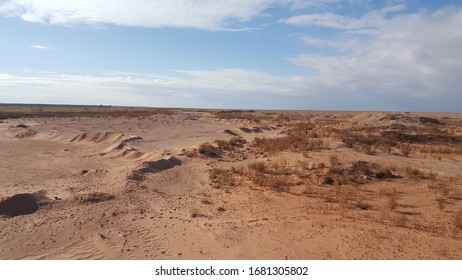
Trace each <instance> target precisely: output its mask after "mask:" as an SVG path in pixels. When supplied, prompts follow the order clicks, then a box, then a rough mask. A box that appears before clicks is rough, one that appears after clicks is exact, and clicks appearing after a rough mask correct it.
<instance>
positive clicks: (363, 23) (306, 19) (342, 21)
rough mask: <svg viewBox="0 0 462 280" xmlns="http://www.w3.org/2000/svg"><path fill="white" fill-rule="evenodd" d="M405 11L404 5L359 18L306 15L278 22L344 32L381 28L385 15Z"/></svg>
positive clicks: (328, 14) (332, 14)
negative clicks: (342, 30) (343, 30)
mask: <svg viewBox="0 0 462 280" xmlns="http://www.w3.org/2000/svg"><path fill="white" fill-rule="evenodd" d="M405 9H406V6H405V5H395V6H390V7H386V8H382V9H379V10H373V11H370V12H368V13H366V14H364V15H363V16H362V17H360V18H353V17H350V16H342V15H337V14H334V13H324V14H307V15H298V16H293V17H290V18H287V19H282V20H280V22H281V23H285V24H290V25H297V26H321V27H329V28H335V29H345V30H355V29H369V28H378V27H380V26H383V25H384V24H385V23H386V19H385V16H386V15H387V14H390V13H395V12H399V11H403V10H405Z"/></svg>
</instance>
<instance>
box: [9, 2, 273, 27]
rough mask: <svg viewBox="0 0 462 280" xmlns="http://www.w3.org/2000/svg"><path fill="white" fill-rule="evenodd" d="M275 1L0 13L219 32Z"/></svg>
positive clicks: (38, 6) (60, 5)
mask: <svg viewBox="0 0 462 280" xmlns="http://www.w3.org/2000/svg"><path fill="white" fill-rule="evenodd" d="M274 2H277V1H271V0H252V1H247V0H233V1H229V0H202V1H194V0H156V1H151V0H132V1H126V0H112V1H109V0H79V1H53V0H8V1H4V2H3V3H2V4H0V13H1V14H4V15H7V16H17V17H20V18H22V19H23V20H24V21H28V22H38V23H47V24H58V25H74V24H89V25H102V24H103V25H104V24H114V25H122V26H138V27H180V28H183V27H191V28H197V29H208V30H214V29H221V28H226V27H228V26H229V23H230V22H233V21H236V22H245V21H248V20H250V19H251V18H252V17H254V16H256V15H258V14H259V13H260V12H261V11H262V10H264V9H266V8H267V7H268V6H269V5H271V4H273V3H274Z"/></svg>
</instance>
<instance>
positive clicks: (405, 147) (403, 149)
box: [400, 144, 411, 157]
mask: <svg viewBox="0 0 462 280" xmlns="http://www.w3.org/2000/svg"><path fill="white" fill-rule="evenodd" d="M400 150H401V153H402V154H403V156H405V157H408V156H409V154H410V153H411V145H410V144H407V145H401V146H400Z"/></svg>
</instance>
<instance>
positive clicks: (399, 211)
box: [0, 106, 462, 259]
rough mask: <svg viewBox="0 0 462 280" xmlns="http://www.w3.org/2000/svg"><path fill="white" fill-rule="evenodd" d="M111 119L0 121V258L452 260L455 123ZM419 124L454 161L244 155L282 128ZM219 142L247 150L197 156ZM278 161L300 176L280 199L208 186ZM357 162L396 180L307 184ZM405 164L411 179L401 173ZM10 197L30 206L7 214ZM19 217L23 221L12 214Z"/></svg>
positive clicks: (457, 230)
mask: <svg viewBox="0 0 462 280" xmlns="http://www.w3.org/2000/svg"><path fill="white" fill-rule="evenodd" d="M13 107H14V106H13ZM96 109H97V108H96ZM96 109H95V110H96ZM119 109H120V108H119ZM119 109H117V110H119ZM0 110H2V111H3V112H4V113H5V112H13V111H14V112H16V111H19V112H22V113H24V110H25V111H27V108H23V107H18V106H16V107H15V108H11V106H10V107H8V108H7V107H4V108H1V107H0ZM15 110H16V111H15ZM47 110H50V111H52V110H56V108H52V109H50V108H45V109H44V111H47ZM63 110H65V109H63ZM72 110H73V112H74V111H78V112H80V111H83V108H74V109H72ZM113 110H114V113H111V114H107V115H104V114H103V115H93V116H91V114H90V113H89V114H87V115H85V114H81V115H77V116H75V115H74V116H73V115H72V114H70V115H59V114H57V115H56V116H42V115H40V114H38V116H34V115H33V114H31V115H27V116H24V117H20V118H8V119H2V120H1V122H0V147H1V149H0V157H1V159H2V160H1V161H0V201H3V202H2V204H1V205H0V214H3V215H2V216H1V217H0V258H1V259H461V258H462V220H460V221H459V220H458V219H462V218H460V215H461V209H462V180H461V178H460V172H461V170H462V155H461V154H459V153H457V151H458V150H457V148H460V145H461V144H462V143H461V142H458V139H459V138H460V137H461V126H460V124H461V123H462V122H461V120H462V116H461V115H458V114H429V113H427V114H418V113H412V114H405V113H401V114H395V113H393V114H392V113H366V112H312V111H309V112H266V113H265V112H251V113H245V114H253V115H258V116H259V117H258V118H251V117H248V116H247V117H245V118H234V117H219V116H217V115H215V114H214V112H211V111H199V110H186V109H183V110H169V111H168V112H167V111H166V112H160V113H159V112H156V113H153V114H151V113H143V114H141V113H140V114H138V113H134V114H132V115H124V114H120V115H119V113H118V112H119V111H117V110H116V109H115V108H114V109H113ZM120 110H127V111H130V110H132V111H136V110H135V109H129V108H122V109H120ZM137 114H138V115H137ZM237 114H239V113H237ZM396 115H398V116H400V117H399V118H398V119H396V118H395V117H393V116H396ZM262 116H266V117H262ZM276 116H278V117H276ZM287 116H293V117H292V118H291V117H287ZM294 116H295V117H294ZM390 116H391V117H390ZM402 116H407V119H406V118H404V117H402ZM420 116H426V117H433V118H435V119H438V120H441V121H443V122H445V123H447V124H448V125H447V126H445V127H449V126H450V127H451V133H452V134H451V135H453V136H454V137H455V138H454V139H455V140H454V139H453V140H451V141H452V142H451V143H439V144H438V147H439V148H441V147H443V148H444V147H448V146H451V147H453V148H454V151H455V152H453V153H452V152H432V153H423V152H419V151H417V150H414V152H412V153H411V154H410V155H408V156H404V155H403V154H402V152H401V150H399V149H398V148H397V147H393V149H392V151H391V152H390V151H389V152H388V153H387V152H380V151H376V152H374V153H364V152H363V151H361V150H358V149H353V148H349V147H346V146H345V145H344V144H343V143H342V141H341V139H340V138H339V137H333V136H326V137H322V141H323V145H324V146H326V147H324V148H323V149H316V150H310V151H308V152H307V153H301V152H298V151H282V152H276V153H263V152H261V151H257V150H256V149H255V148H254V147H253V146H252V141H253V140H254V138H255V137H259V138H273V137H276V138H277V137H283V135H284V133H285V130H286V129H287V128H288V127H289V125H290V124H293V123H298V122H303V121H306V120H311V121H313V122H315V123H316V124H317V128H316V129H318V131H319V133H321V132H322V131H326V129H327V128H337V129H341V128H342V129H348V128H354V127H356V128H357V127H362V128H365V127H366V128H367V127H375V126H377V123H379V122H381V123H382V124H383V125H384V126H390V125H394V124H404V125H409V127H412V126H415V127H417V126H419V127H421V126H422V127H423V126H426V125H427V124H422V123H418V121H416V120H419V117H420ZM449 124H450V125H449ZM18 125H19V127H18ZM434 126H436V125H434ZM246 128H247V129H246ZM252 129H253V131H252ZM448 129H449V128H448ZM227 130H228V131H227ZM230 132H231V133H235V134H238V135H240V136H242V137H243V139H245V140H246V143H245V144H244V145H243V146H240V147H239V149H237V150H234V151H233V152H232V153H224V154H223V155H219V156H208V155H206V154H203V153H200V152H198V148H199V147H200V145H201V144H203V143H205V142H209V143H212V142H213V141H215V140H217V139H221V140H230V139H231V138H232V137H233V135H231V134H230ZM448 133H449V132H448ZM457 137H459V138H457ZM451 139H452V138H451ZM413 145H414V146H416V147H417V144H415V143H414V144H413ZM281 160H282V161H283V162H284V163H285V164H286V165H287V166H289V167H290V168H292V169H294V170H295V168H296V167H297V166H302V167H300V168H301V169H303V170H304V171H303V172H304V173H303V176H302V175H300V174H301V173H300V172H299V173H297V174H299V175H297V176H299V177H297V180H298V181H297V183H290V182H291V180H292V179H290V178H292V177H294V176H295V175H293V174H289V173H286V175H284V174H283V175H284V176H287V184H286V185H287V186H283V188H280V189H274V188H267V187H264V186H263V185H262V186H259V185H258V183H255V182H256V181H255V178H254V177H252V176H250V175H248V174H250V173H245V174H244V173H242V172H241V175H240V177H239V179H238V180H235V181H233V182H234V183H231V184H227V183H223V181H226V180H225V179H226V178H225V179H223V178H222V180H221V181H220V179H216V178H215V179H214V177H213V176H211V172H212V171H213V170H231V169H232V168H233V167H234V168H237V167H242V168H246V167H247V166H248V165H249V164H251V163H255V162H265V163H268V164H269V163H271V162H277V161H281ZM337 161H338V162H340V163H337ZM358 161H364V162H369V163H374V164H378V165H380V166H382V167H387V168H389V170H391V171H392V172H393V174H395V175H396V178H388V179H383V180H381V179H380V180H379V179H376V178H369V177H368V178H366V177H367V176H363V177H364V180H365V181H364V182H361V183H358V182H357V181H354V182H346V183H341V184H336V183H329V182H328V183H326V182H327V181H325V179H323V178H324V177H319V176H321V175H319V176H318V175H317V174H327V172H329V170H332V169H329V168H332V167H335V166H337V167H338V166H342V164H350V163H353V162H358ZM411 167H412V168H415V169H418V170H420V172H421V175H418V174H417V175H415V176H413V175H412V174H411V173H412V172H411V171H409V170H407V171H406V168H408V169H409V168H411ZM292 169H291V170H292ZM301 169H300V170H301ZM281 174H282V173H281ZM422 174H426V175H422ZM283 175H278V176H283ZM227 176H229V178H231V177H232V178H235V177H236V176H237V175H235V174H233V175H227ZM246 176H247V177H246ZM249 176H250V177H249ZM265 176H270V175H265ZM316 176H318V177H316ZM322 176H324V175H322ZM229 178H228V179H229ZM265 178H266V177H265ZM300 178H301V179H300ZM320 178H321V179H320ZM358 178H359V177H358ZM361 178H362V177H361ZM323 180H324V181H323ZM252 182H253V183H252ZM334 182H336V181H335V180H334ZM283 185H284V184H283ZM18 194H28V195H29V196H27V197H25V196H23V197H20V198H17V201H13V202H11V203H8V199H12V197H14V196H15V195H18ZM26 198H27V199H26ZM30 204H33V205H30ZM36 205H38V208H37V209H35V208H34V206H36ZM28 207H29V208H30V207H32V209H31V210H30V211H29V212H30V213H21V211H25V210H28V209H26V208H28ZM18 209H19V210H18ZM14 211H16V212H14ZM18 211H19V212H18ZM13 212H14V213H13ZM26 212H27V211H26Z"/></svg>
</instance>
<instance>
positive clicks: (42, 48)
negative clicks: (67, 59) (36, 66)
mask: <svg viewBox="0 0 462 280" xmlns="http://www.w3.org/2000/svg"><path fill="white" fill-rule="evenodd" d="M30 47H31V48H34V49H39V50H51V49H52V48H50V47H46V46H42V45H32V46H30Z"/></svg>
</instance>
